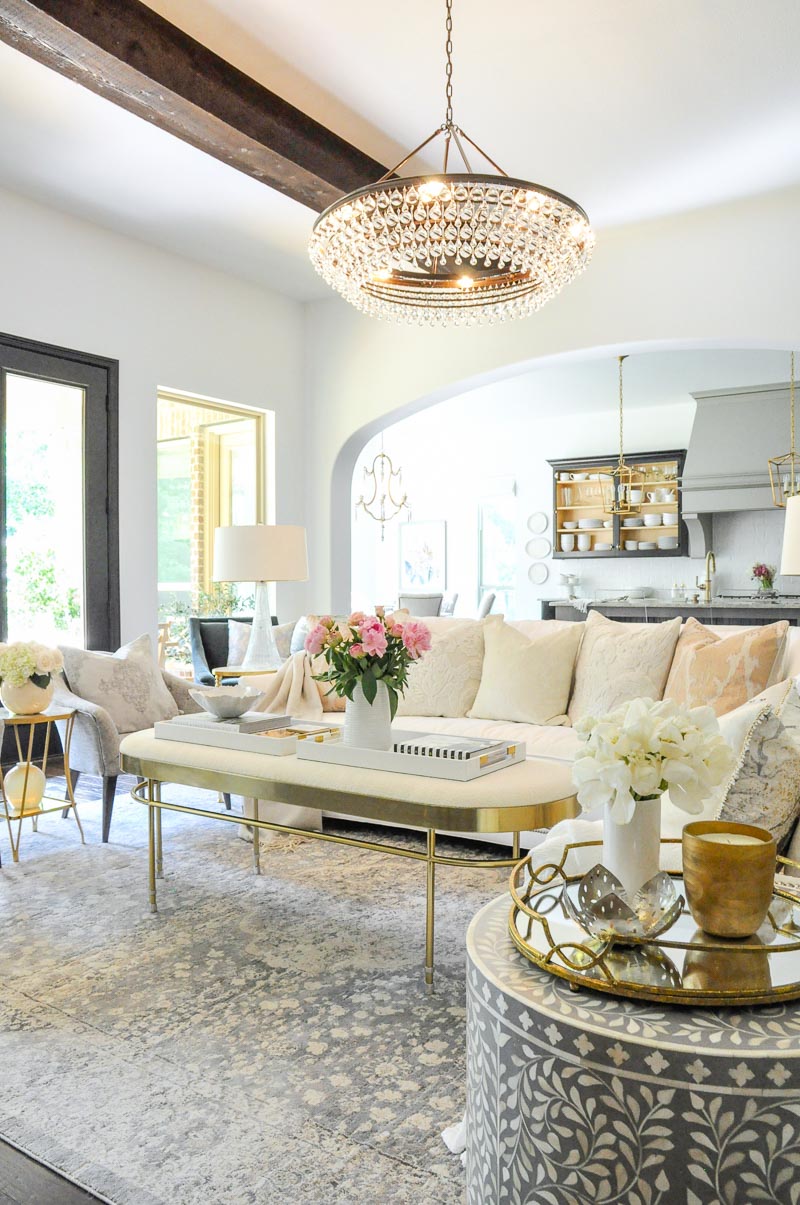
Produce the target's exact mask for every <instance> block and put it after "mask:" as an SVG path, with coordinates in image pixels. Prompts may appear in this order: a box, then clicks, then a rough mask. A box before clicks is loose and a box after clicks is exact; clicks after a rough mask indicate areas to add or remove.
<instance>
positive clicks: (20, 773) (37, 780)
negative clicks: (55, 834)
mask: <svg viewBox="0 0 800 1205" xmlns="http://www.w3.org/2000/svg"><path fill="white" fill-rule="evenodd" d="M46 787H47V779H46V778H45V776H44V774H43V773H42V771H41V770H40V769H39V767H38V766H34V765H33V763H32V762H24V761H22V762H17V764H16V765H15V766H14V767H13V769H11V770H9V771H8V773H7V774H6V776H5V778H4V779H3V790H4V792H5V797H6V800H7V801H8V804H9V808H10V811H11V815H12V816H19V815H20V814H21V813H22V812H23V811H24V812H25V814H26V815H27V814H28V813H30V812H40V811H41V810H42V797H43V796H44V793H45V789H46Z"/></svg>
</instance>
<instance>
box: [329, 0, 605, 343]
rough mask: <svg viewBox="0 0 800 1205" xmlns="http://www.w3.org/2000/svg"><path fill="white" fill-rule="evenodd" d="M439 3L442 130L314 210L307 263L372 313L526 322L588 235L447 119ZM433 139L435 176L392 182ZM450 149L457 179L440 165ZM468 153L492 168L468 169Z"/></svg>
mask: <svg viewBox="0 0 800 1205" xmlns="http://www.w3.org/2000/svg"><path fill="white" fill-rule="evenodd" d="M445 4H446V31H447V40H446V51H445V53H446V63H447V73H446V74H447V82H446V87H445V97H446V110H445V119H444V121H443V123H442V124H441V125H440V126H439V127H438V128H437V129H436V130H434V132H433V133H432V134H431V135H430V136H429V137H428V138H426V139H425V140H424V141H423V142H421V143H420V144H419V146H417V147H415V148H414V150H413V151H410V152H409V153H408V154H407V155H406V156H405V158H403V159H401V160H400V162H399V163H398V164H397V165H396V166H395V167H393V168H392V169H391V170H390V171H388V172H387V173H386V175H385V176H382V177H381V179H380V180H378V181H377V183H375V184H370V185H368V186H367V187H366V188H360V189H357V190H356V191H355V192H351V193H348V195H347V196H345V197H342V199H341V200H340V201H336V202H335V203H334V204H333V205H330V206H329V207H328V208H327V209H326V210H325V211H324V212H323V213H321V214H320V216H319V217H318V218H317V220H316V222H315V223H314V229H313V233H312V236H311V242H310V244H309V254H310V256H311V262H312V263H313V265H314V267H315V268H316V270H317V271H318V272H319V273H320V275H321V276H322V277H323V278H324V279H325V280H326V281H327V283H328V284H329V285H330V286H331V288H333V289H335V290H336V291H337V292H338V293H341V295H342V297H344V298H345V300H346V301H349V302H350V303H351V304H352V305H354V306H356V307H357V308H358V309H360V310H363V311H364V313H366V314H369V315H371V316H373V317H376V318H390V319H394V320H396V321H401V322H418V323H426V322H427V323H431V324H435V325H468V324H469V325H471V324H473V323H478V322H492V321H494V320H495V319H505V318H518V317H525V316H527V315H528V314H532V313H533V312H534V311H535V310H538V309H540V308H541V307H542V306H543V305H544V304H545V302H547V301H549V300H550V298H551V297H554V296H555V295H556V293H558V292H560V291H561V289H563V288H564V287H565V285H568V284H569V283H570V282H571V281H572V280H574V278H575V277H576V276H578V275H579V274H580V273H581V272H582V271H583V269H584V268H585V267H586V265H587V263H588V262H589V259H590V257H591V254H592V249H593V247H594V234H593V232H592V228H591V226H590V225H589V219H588V218H587V216H586V214H585V213H584V211H583V210H582V209H581V207H580V205H578V204H576V202H575V201H572V200H570V198H569V197H565V196H563V194H561V193H559V192H554V191H553V190H552V189H549V188H544V187H542V186H541V185H539V184H531V183H529V182H528V181H526V180H518V179H513V178H512V177H510V176H508V175H507V174H506V173H505V172H504V171H503V169H502V168H501V167H498V165H497V164H496V163H495V162H494V160H493V159H491V158H490V157H489V155H487V154H486V152H485V151H483V150H481V148H480V147H479V146H478V145H477V143H476V142H473V140H472V139H471V138H470V137H469V135H468V134H466V133H465V132H464V130H462V129H461V128H460V127H459V126H457V125H456V124H455V122H454V120H453V58H452V54H453V42H452V30H453V18H452V0H445ZM439 137H443V138H444V154H443V160H442V170H441V172H438V173H435V174H433V175H424V176H402V175H400V176H398V175H397V173H398V172H399V171H400V169H401V168H403V167H405V165H406V164H407V163H408V162H409V160H410V159H413V158H414V156H415V155H417V154H418V153H419V152H420V151H421V150H423V149H424V148H425V147H426V146H428V144H429V143H431V142H433V141H434V140H435V139H437V138H439ZM465 144H466V146H465ZM452 147H455V149H456V151H457V152H458V154H459V156H460V158H461V159H462V161H463V165H464V168H465V169H466V170H465V171H464V172H460V173H454V172H451V171H449V170H448V168H449V166H450V152H451V149H452ZM467 147H469V148H471V149H472V151H476V152H477V153H478V155H480V156H481V158H482V159H484V160H485V161H486V163H487V164H488V165H489V167H490V168H491V169H492V170H491V172H489V173H488V174H483V173H479V172H475V171H473V169H472V166H471V164H470V160H469V158H468V151H467ZM470 153H471V152H470Z"/></svg>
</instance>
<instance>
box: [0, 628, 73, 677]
mask: <svg viewBox="0 0 800 1205" xmlns="http://www.w3.org/2000/svg"><path fill="white" fill-rule="evenodd" d="M63 665H64V658H63V657H62V655H61V653H60V652H59V650H58V649H51V648H48V647H47V645H45V644H37V642H36V641H34V640H17V641H15V642H14V643H13V644H0V682H2V683H8V685H9V686H24V685H25V683H26V682H27V681H28V680H29V679H30V681H31V682H33V684H34V686H38V687H40V688H41V689H44V688H46V687H47V686H49V685H50V680H51V678H52V676H53V674H55V673H58V671H59V670H60V669H62V668H63Z"/></svg>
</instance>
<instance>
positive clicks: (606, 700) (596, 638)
mask: <svg viewBox="0 0 800 1205" xmlns="http://www.w3.org/2000/svg"><path fill="white" fill-rule="evenodd" d="M576 626H579V625H576ZM584 627H585V629H586V630H585V632H584V636H583V643H582V645H581V651H580V654H579V656H578V664H577V665H576V667H575V686H574V689H573V691H572V698H571V699H570V701H569V712H568V714H569V718H570V722H571V723H573V724H574V723H576V721H577V720H580V719H582V718H583V717H584V716H587V715H593V716H601V715H605V713H606V712H607V711H612V710H613V708H615V707H619V705H620V704H621V703H627V702H628V701H629V700H630V699H661V698H663V696H664V686H665V684H666V681H667V675H668V674H669V667H670V665H671V664H672V656H673V653H674V652H675V645H676V644H677V641H678V635H679V633H680V630H681V621H680V619H669V620H667V621H666V622H664V623H616V622H615V621H614V620H613V619H606V617H605V616H604V615H600V614H599V613H598V612H597V611H590V612H589V614H588V616H587V618H586V623H585V625H584Z"/></svg>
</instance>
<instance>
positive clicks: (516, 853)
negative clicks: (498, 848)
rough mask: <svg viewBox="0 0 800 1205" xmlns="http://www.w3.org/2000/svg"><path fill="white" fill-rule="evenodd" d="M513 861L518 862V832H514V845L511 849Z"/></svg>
mask: <svg viewBox="0 0 800 1205" xmlns="http://www.w3.org/2000/svg"><path fill="white" fill-rule="evenodd" d="M511 853H512V856H513V858H514V861H515V862H519V833H514V845H513V848H512V850H511Z"/></svg>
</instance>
